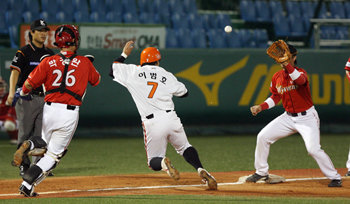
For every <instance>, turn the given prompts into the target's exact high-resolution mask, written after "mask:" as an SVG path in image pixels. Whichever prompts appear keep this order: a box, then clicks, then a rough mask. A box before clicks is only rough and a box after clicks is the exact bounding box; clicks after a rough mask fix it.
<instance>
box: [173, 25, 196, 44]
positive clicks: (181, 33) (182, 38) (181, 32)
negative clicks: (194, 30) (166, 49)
mask: <svg viewBox="0 0 350 204" xmlns="http://www.w3.org/2000/svg"><path fill="white" fill-rule="evenodd" d="M175 32H176V37H177V42H178V47H180V48H193V47H194V45H193V41H192V38H191V31H190V30H189V29H178V30H176V31H175Z"/></svg>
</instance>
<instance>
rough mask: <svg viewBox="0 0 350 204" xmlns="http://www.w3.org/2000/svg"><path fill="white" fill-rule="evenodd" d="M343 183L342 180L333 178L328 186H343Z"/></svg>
mask: <svg viewBox="0 0 350 204" xmlns="http://www.w3.org/2000/svg"><path fill="white" fill-rule="evenodd" d="M341 184H342V182H341V180H338V179H334V180H331V182H330V183H329V184H328V187H342V185H341Z"/></svg>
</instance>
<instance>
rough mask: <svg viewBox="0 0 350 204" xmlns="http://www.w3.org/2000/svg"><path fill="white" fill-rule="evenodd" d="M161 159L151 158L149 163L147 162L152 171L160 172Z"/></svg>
mask: <svg viewBox="0 0 350 204" xmlns="http://www.w3.org/2000/svg"><path fill="white" fill-rule="evenodd" d="M162 160H163V158H162V157H153V158H152V159H151V161H149V166H150V167H151V168H152V170H154V171H160V170H162Z"/></svg>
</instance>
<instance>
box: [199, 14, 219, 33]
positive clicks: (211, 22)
mask: <svg viewBox="0 0 350 204" xmlns="http://www.w3.org/2000/svg"><path fill="white" fill-rule="evenodd" d="M202 20H203V27H204V29H205V30H206V32H208V31H209V30H210V29H217V28H218V24H217V18H216V16H215V15H214V14H202Z"/></svg>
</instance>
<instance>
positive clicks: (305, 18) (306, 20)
mask: <svg viewBox="0 0 350 204" xmlns="http://www.w3.org/2000/svg"><path fill="white" fill-rule="evenodd" d="M302 20H303V23H304V30H305V31H306V32H307V31H308V30H309V29H310V25H311V22H310V18H309V17H308V16H306V15H305V16H302Z"/></svg>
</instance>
